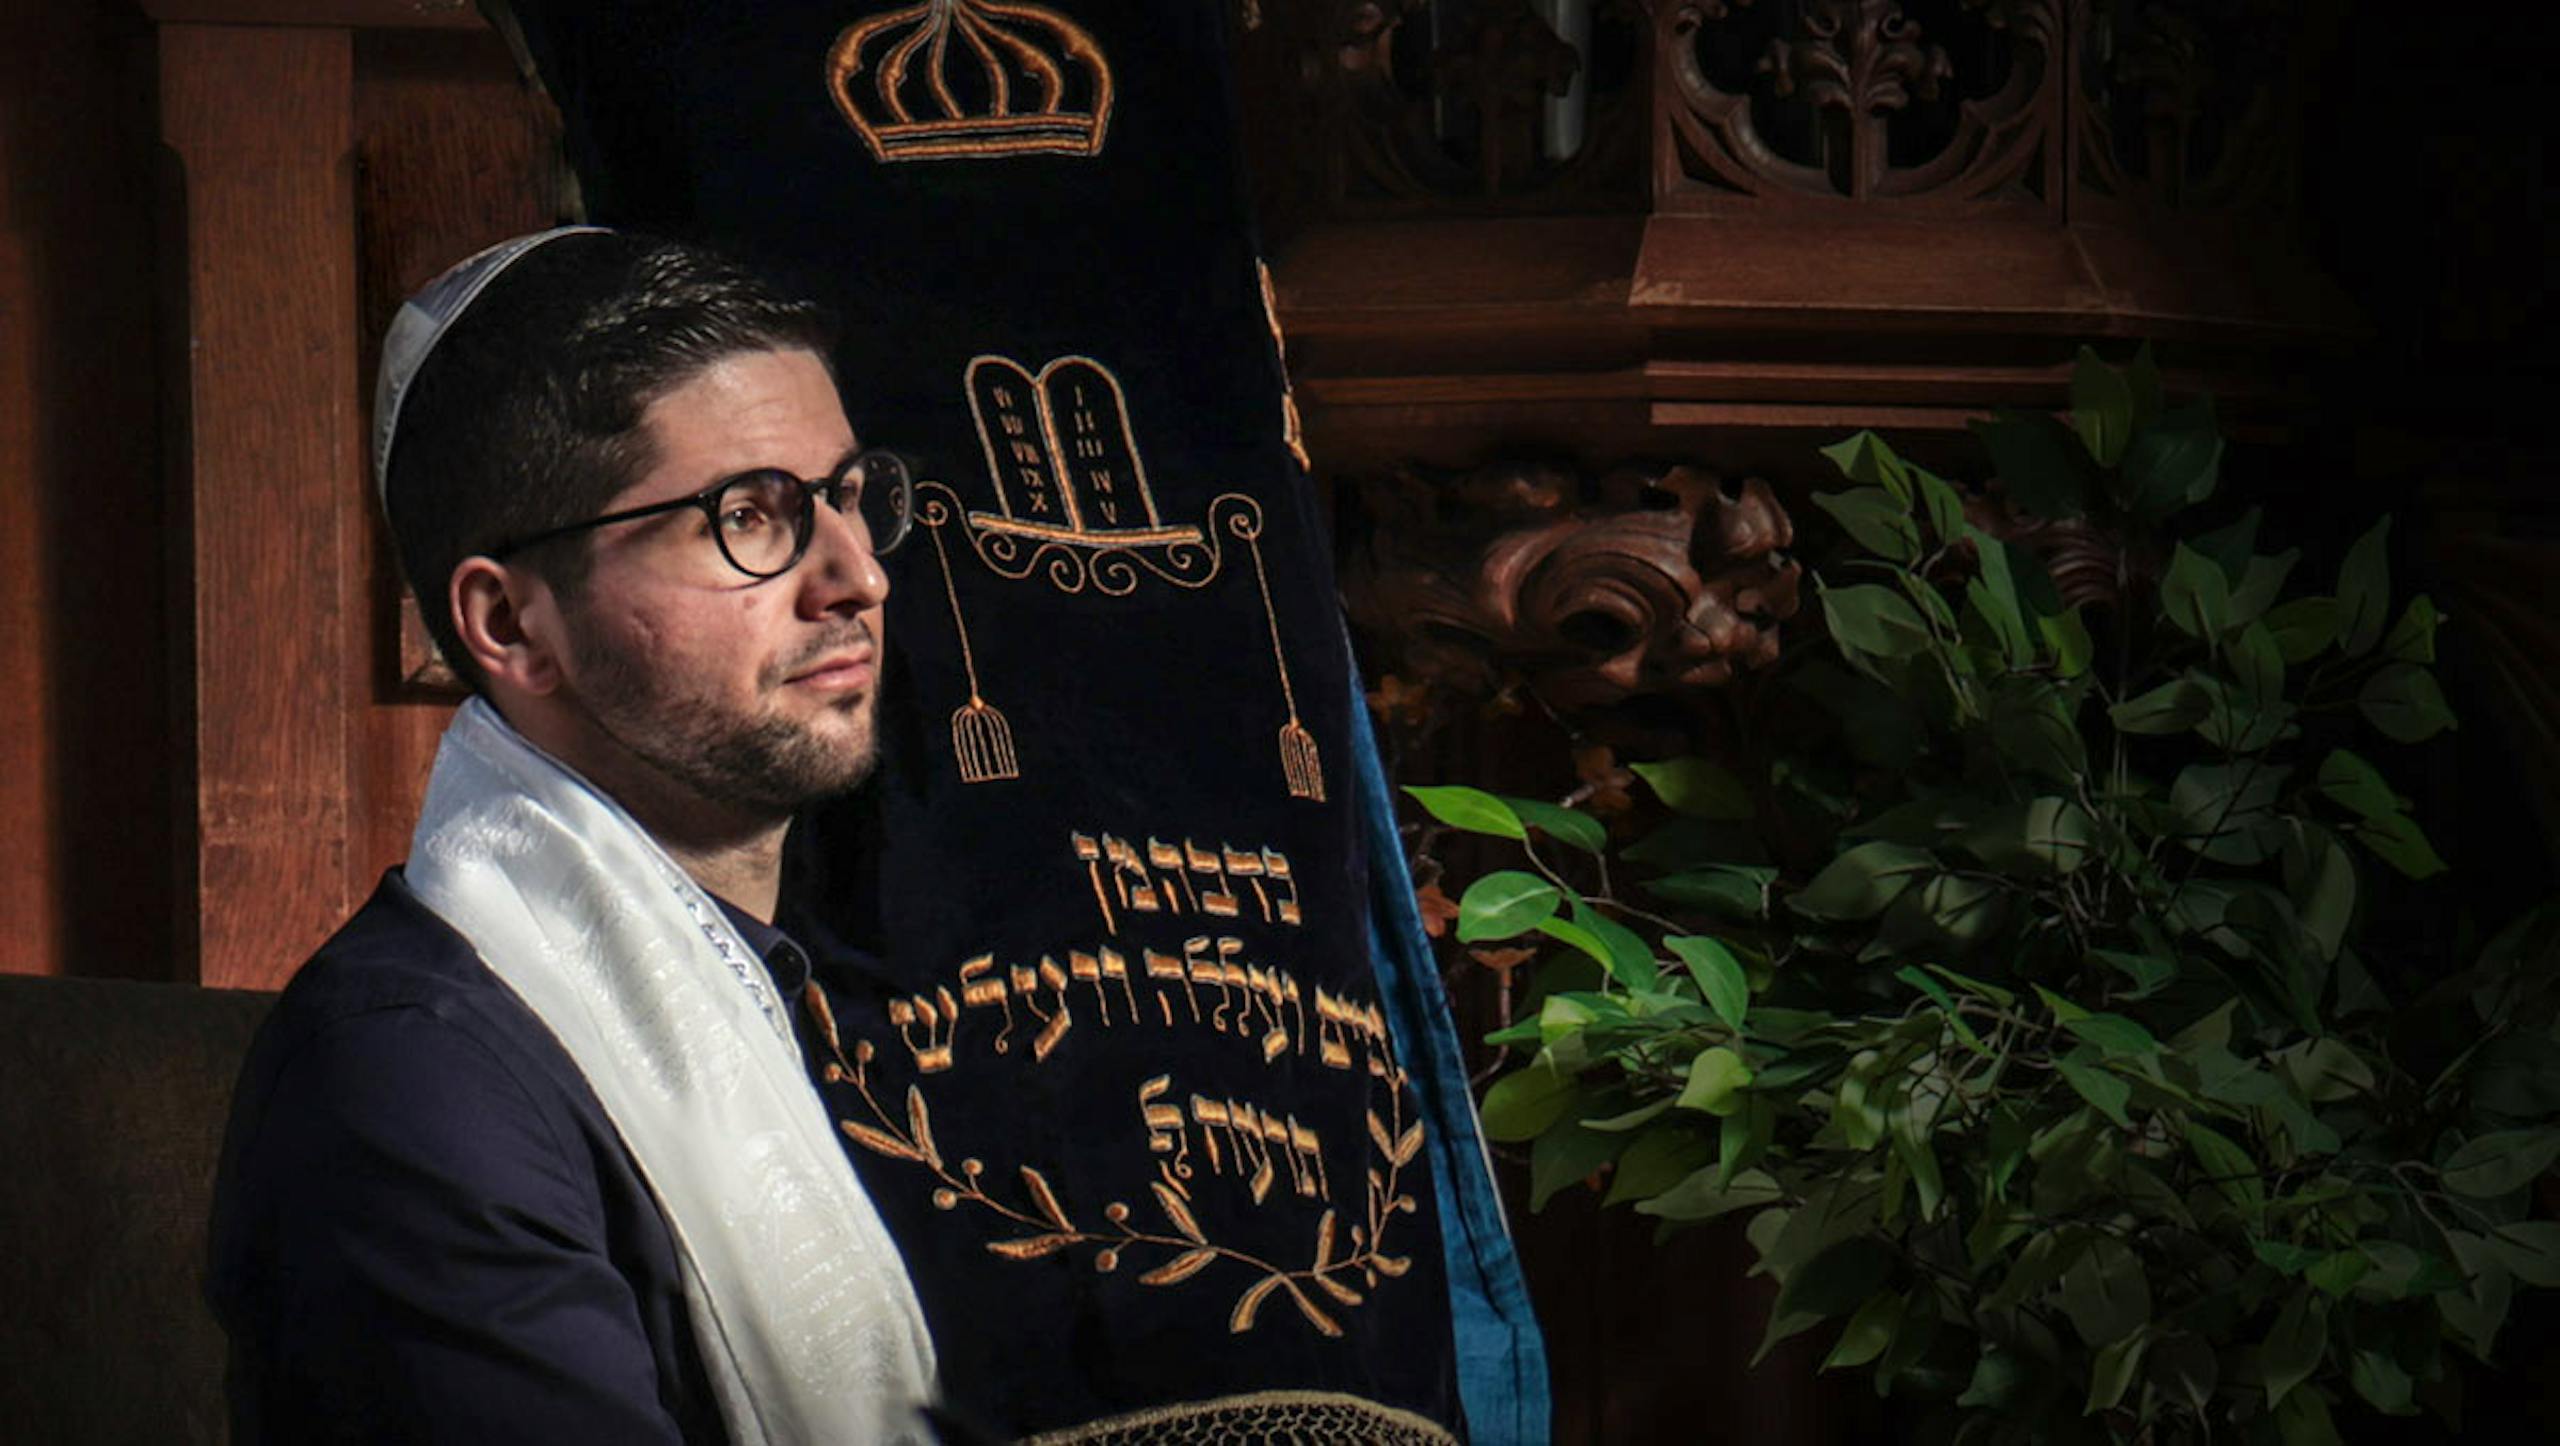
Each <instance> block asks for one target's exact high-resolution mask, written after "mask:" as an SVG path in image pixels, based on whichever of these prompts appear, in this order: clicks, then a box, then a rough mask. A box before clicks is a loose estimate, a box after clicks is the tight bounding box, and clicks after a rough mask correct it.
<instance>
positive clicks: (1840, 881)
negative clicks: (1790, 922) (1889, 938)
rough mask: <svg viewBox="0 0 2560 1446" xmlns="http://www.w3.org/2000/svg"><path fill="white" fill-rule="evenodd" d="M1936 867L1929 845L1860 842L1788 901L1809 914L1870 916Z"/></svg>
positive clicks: (1815, 916) (1845, 918)
mask: <svg viewBox="0 0 2560 1446" xmlns="http://www.w3.org/2000/svg"><path fill="white" fill-rule="evenodd" d="M1937 871H1938V861H1937V859H1936V858H1935V857H1933V856H1932V855H1931V854H1930V853H1929V852H1928V851H1927V850H1926V849H1916V848H1911V847H1909V846H1907V845H1904V844H1897V843H1886V842H1882V841H1877V842H1874V843H1862V844H1859V845H1858V846H1857V847H1855V848H1852V849H1850V850H1848V851H1847V852H1845V853H1843V854H1841V855H1840V856H1839V857H1838V858H1835V859H1833V860H1832V861H1831V862H1830V863H1829V864H1828V865H1826V866H1824V868H1823V870H1822V872H1820V873H1818V874H1816V875H1814V876H1813V879H1812V881H1811V882H1809V883H1807V884H1806V885H1805V886H1804V888H1802V889H1801V890H1799V891H1797V892H1796V893H1795V894H1794V895H1793V896H1791V897H1790V898H1789V899H1788V900H1787V906H1788V907H1789V908H1791V909H1793V910H1795V911H1796V912H1797V913H1799V914H1802V915H1803V916H1805V917H1806V918H1808V919H1819V920H1825V921H1834V922H1845V921H1848V920H1853V919H1872V918H1874V917H1875V916H1876V915H1878V914H1880V913H1882V912H1884V908H1885V906H1886V905H1887V904H1890V903H1892V902H1893V901H1894V900H1895V899H1898V898H1900V897H1901V896H1902V892H1903V890H1905V889H1908V888H1909V887H1911V885H1912V884H1913V883H1915V882H1917V881H1919V880H1920V879H1921V878H1923V877H1925V876H1927V875H1930V874H1934V873H1936V872H1937Z"/></svg>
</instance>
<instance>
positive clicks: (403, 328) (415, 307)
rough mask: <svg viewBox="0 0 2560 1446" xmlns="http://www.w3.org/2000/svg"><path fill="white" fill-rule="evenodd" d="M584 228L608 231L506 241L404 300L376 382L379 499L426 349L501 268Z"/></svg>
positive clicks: (386, 494) (385, 494)
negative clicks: (394, 440)
mask: <svg viewBox="0 0 2560 1446" xmlns="http://www.w3.org/2000/svg"><path fill="white" fill-rule="evenodd" d="M584 232H593V233H595V234H598V235H603V234H607V233H606V232H605V228H603V227H601V226H555V227H553V228H552V229H551V230H548V231H537V232H534V233H533V234H532V235H530V236H518V237H516V238H515V239H514V240H511V241H501V242H499V243H498V244H497V245H495V246H492V247H490V248H489V249H488V250H486V251H483V252H481V253H480V254H479V255H477V256H474V257H471V258H470V259H469V260H466V261H461V262H457V263H455V264H454V265H453V266H452V267H450V268H448V269H447V270H446V271H445V273H444V274H443V275H441V276H438V277H437V278H436V279H435V280H433V281H430V282H428V283H427V284H426V285H424V286H422V287H419V288H418V294H417V295H415V296H412V297H410V298H409V299H408V300H407V301H404V302H402V303H401V304H400V314H399V315H397V316H395V317H393V318H391V330H390V331H389V332H388V333H387V334H385V335H384V337H383V338H382V369H381V371H380V373H379V374H378V375H377V376H376V377H375V379H374V384H373V490H374V496H375V497H376V499H377V500H380V501H382V502H383V503H384V504H385V505H386V506H387V505H388V504H389V501H390V489H391V442H392V438H393V436H394V435H395V434H396V433H397V432H398V431H399V427H400V404H401V403H402V402H403V401H405V400H407V399H408V395H409V384H410V383H411V382H413V381H416V380H417V378H418V368H420V367H422V366H425V365H426V363H427V353H429V352H431V351H433V350H435V346H436V343H437V342H438V341H441V340H443V339H444V334H445V332H446V331H447V330H448V329H450V328H451V327H452V325H453V323H454V322H455V321H456V320H457V319H458V318H460V317H461V315H462V313H463V312H464V311H465V310H467V309H469V307H470V305H471V303H472V301H473V300H474V299H476V298H477V297H478V296H479V295H480V293H481V292H482V291H485V290H487V289H488V286H489V283H490V282H492V281H495V280H497V279H498V276H499V274H500V273H501V272H504V271H505V270H506V269H507V268H508V267H510V266H513V265H515V264H516V262H517V261H519V260H521V259H523V257H524V256H525V255H526V254H527V253H528V252H530V251H532V250H533V249H534V248H535V247H537V246H540V245H541V244H543V243H544V242H546V241H556V240H558V239H560V238H561V237H563V236H576V235H579V234H581V233H584Z"/></svg>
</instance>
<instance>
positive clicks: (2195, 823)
mask: <svg viewBox="0 0 2560 1446" xmlns="http://www.w3.org/2000/svg"><path fill="white" fill-rule="evenodd" d="M2292 772H2293V770H2292V769H2291V768H2281V767H2275V766H2272V765H2269V764H2263V763H2256V762H2251V761H2248V760H2243V761H2241V762H2238V763H2193V764H2189V765H2188V766H2187V767H2186V768H2185V769H2184V770H2183V771H2181V772H2180V773H2179V774H2178V778H2177V781H2176V782H2175V783H2172V784H2171V785H2170V786H2169V807H2170V809H2171V810H2172V811H2174V812H2175V813H2176V814H2177V815H2178V817H2179V819H2180V820H2181V821H2183V822H2184V823H2185V824H2186V826H2187V832H2186V833H2185V834H2184V835H2183V836H2182V837H2181V839H2180V842H2182V843H2184V844H2185V845H2186V846H2187V847H2188V848H2191V849H2194V850H2196V851H2197V852H2199V853H2202V854H2203V855H2204V856H2205V857H2206V858H2209V859H2212V860H2213V861H2215V862H2216V863H2225V864H2254V863H2260V862H2263V861H2264V860H2265V859H2266V858H2267V856H2268V855H2269V854H2272V853H2274V852H2275V851H2276V849H2277V848H2279V847H2281V846H2282V844H2283V841H2284V838H2283V835H2284V825H2283V821H2282V820H2281V819H2279V818H2278V817H2277V816H2276V814H2275V802H2276V794H2277V791H2278V790H2280V789H2281V788H2283V786H2284V781H2285V779H2286V778H2287V777H2288V776H2290V775H2291V774H2292Z"/></svg>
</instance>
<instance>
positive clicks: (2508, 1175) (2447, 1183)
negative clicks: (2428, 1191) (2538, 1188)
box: [2444, 1126, 2560, 1199]
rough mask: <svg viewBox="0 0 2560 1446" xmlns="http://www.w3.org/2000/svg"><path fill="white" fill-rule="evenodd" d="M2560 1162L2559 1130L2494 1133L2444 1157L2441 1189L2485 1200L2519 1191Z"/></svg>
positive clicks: (2501, 1131) (2495, 1131) (2544, 1128)
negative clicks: (2554, 1162) (2552, 1163)
mask: <svg viewBox="0 0 2560 1446" xmlns="http://www.w3.org/2000/svg"><path fill="white" fill-rule="evenodd" d="M2554 1160H2560V1129H2556V1128H2551V1127H2548V1126H2546V1127H2543V1128H2540V1129H2530V1130H2493V1131H2491V1132H2490V1133H2488V1134H2485V1135H2482V1136H2480V1137H2479V1138H2477V1139H2475V1140H2472V1141H2470V1142H2469V1143H2468V1144H2465V1145H2464V1146H2463V1147H2462V1148H2460V1149H2458V1150H2456V1151H2454V1152H2453V1153H2452V1154H2450V1155H2448V1156H2446V1157H2445V1161H2444V1187H2445V1188H2446V1189H2448V1190H2451V1191H2452V1192H2454V1193H2455V1194H2457V1195H2468V1196H2471V1197H2472V1198H2473V1199H2488V1198H2491V1197H2494V1196H2498V1195H2504V1194H2506V1193H2508V1192H2509V1191H2511V1190H2520V1189H2522V1188H2524V1187H2525V1186H2527V1185H2530V1184H2532V1183H2533V1182H2534V1181H2535V1180H2538V1179H2540V1178H2541V1177H2542V1174H2543V1172H2544V1171H2546V1170H2548V1169H2550V1168H2551V1162H2552V1161H2554Z"/></svg>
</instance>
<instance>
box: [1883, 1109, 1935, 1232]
mask: <svg viewBox="0 0 2560 1446" xmlns="http://www.w3.org/2000/svg"><path fill="white" fill-rule="evenodd" d="M1917 1108H1918V1107H1917V1106H1916V1105H1914V1104H1913V1103H1912V1102H1911V1101H1909V1100H1905V1101H1904V1102H1903V1103H1902V1104H1900V1105H1897V1106H1896V1107H1895V1108H1894V1109H1893V1110H1892V1111H1890V1112H1889V1113H1890V1114H1891V1116H1892V1120H1891V1124H1892V1129H1891V1131H1890V1134H1889V1139H1890V1141H1891V1143H1892V1145H1893V1155H1894V1159H1895V1160H1896V1161H1898V1162H1900V1164H1901V1166H1902V1168H1903V1171H1904V1173H1905V1174H1907V1175H1908V1176H1909V1177H1910V1179H1911V1188H1912V1189H1913V1190H1914V1191H1915V1192H1917V1193H1918V1195H1919V1197H1920V1218H1921V1219H1923V1220H1935V1219H1937V1218H1938V1211H1939V1209H1940V1208H1941V1207H1942V1206H1943V1205H1944V1204H1945V1203H1946V1198H1947V1185H1946V1179H1945V1176H1944V1175H1943V1174H1941V1173H1940V1171H1939V1169H1938V1156H1937V1153H1936V1152H1935V1151H1933V1150H1931V1149H1930V1148H1929V1139H1928V1132H1927V1131H1926V1130H1925V1129H1924V1128H1923V1126H1922V1121H1921V1118H1920V1116H1919V1115H1918V1114H1916V1113H1915V1110H1916V1109H1917Z"/></svg>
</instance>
